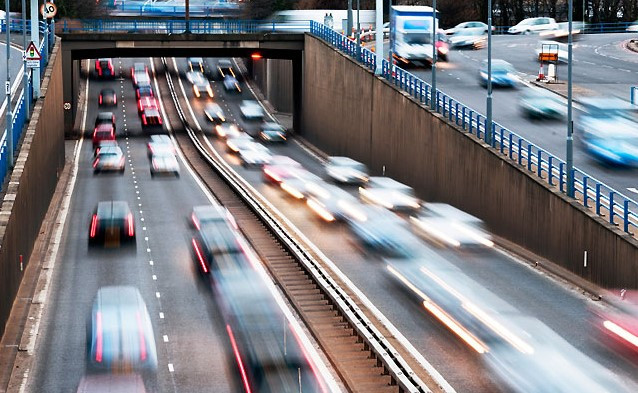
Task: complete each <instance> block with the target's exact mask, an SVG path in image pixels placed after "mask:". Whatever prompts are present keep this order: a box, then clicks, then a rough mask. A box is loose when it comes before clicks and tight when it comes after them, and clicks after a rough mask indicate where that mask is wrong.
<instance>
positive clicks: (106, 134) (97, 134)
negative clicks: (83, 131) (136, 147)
mask: <svg viewBox="0 0 638 393" xmlns="http://www.w3.org/2000/svg"><path fill="white" fill-rule="evenodd" d="M103 141H115V128H113V124H109V123H102V124H98V125H97V126H95V129H94V130H93V148H94V149H96V148H97V146H98V145H99V144H100V143H102V142H103Z"/></svg>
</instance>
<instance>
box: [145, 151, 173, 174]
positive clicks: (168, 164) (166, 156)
mask: <svg viewBox="0 0 638 393" xmlns="http://www.w3.org/2000/svg"><path fill="white" fill-rule="evenodd" d="M160 174H172V175H175V176H178V177H179V162H177V157H175V154H173V153H172V152H171V151H169V150H158V151H156V152H155V153H153V155H152V156H151V176H155V175H160Z"/></svg>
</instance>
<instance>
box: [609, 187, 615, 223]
mask: <svg viewBox="0 0 638 393" xmlns="http://www.w3.org/2000/svg"><path fill="white" fill-rule="evenodd" d="M614 195H616V193H615V192H614V191H610V192H609V223H610V224H613V225H615V224H614Z"/></svg>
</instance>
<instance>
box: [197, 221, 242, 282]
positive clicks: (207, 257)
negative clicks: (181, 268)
mask: <svg viewBox="0 0 638 393" xmlns="http://www.w3.org/2000/svg"><path fill="white" fill-rule="evenodd" d="M238 237H239V234H238V232H237V230H236V229H235V228H234V226H233V224H232V222H230V221H228V220H227V219H225V220H210V221H208V222H207V223H206V225H201V224H200V229H199V230H198V231H197V234H196V236H195V237H194V238H193V239H192V240H191V245H192V246H193V254H194V260H195V263H196V264H197V268H198V271H199V272H200V273H201V274H209V273H210V272H211V268H214V267H215V265H216V264H217V261H216V260H217V259H218V258H220V259H224V258H232V257H233V256H240V257H241V256H242V255H243V250H242V248H241V245H240V244H239V241H238Z"/></svg>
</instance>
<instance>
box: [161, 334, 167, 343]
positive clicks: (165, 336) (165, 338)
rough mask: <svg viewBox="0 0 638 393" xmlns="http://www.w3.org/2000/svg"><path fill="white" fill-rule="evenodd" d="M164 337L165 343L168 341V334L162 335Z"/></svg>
mask: <svg viewBox="0 0 638 393" xmlns="http://www.w3.org/2000/svg"><path fill="white" fill-rule="evenodd" d="M162 339H163V340H164V342H165V343H167V342H168V336H167V335H166V334H165V335H164V336H162Z"/></svg>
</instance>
